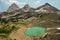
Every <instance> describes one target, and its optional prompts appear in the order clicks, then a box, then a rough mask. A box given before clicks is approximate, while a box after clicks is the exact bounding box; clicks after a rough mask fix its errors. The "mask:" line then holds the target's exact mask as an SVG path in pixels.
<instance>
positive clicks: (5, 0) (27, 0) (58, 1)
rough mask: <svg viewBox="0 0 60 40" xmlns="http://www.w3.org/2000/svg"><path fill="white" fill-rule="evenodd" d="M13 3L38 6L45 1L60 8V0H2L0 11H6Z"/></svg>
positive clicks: (20, 5)
mask: <svg viewBox="0 0 60 40" xmlns="http://www.w3.org/2000/svg"><path fill="white" fill-rule="evenodd" d="M12 3H16V4H17V5H18V6H19V7H20V8H22V7H24V5H25V4H29V5H30V6H31V7H33V8H37V7H39V6H41V5H43V4H45V3H49V4H51V5H52V6H54V7H56V8H57V9H60V0H0V12H3V11H6V10H7V9H8V7H9V6H10V5H11V4H12Z"/></svg>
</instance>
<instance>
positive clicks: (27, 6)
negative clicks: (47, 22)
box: [23, 4, 31, 8]
mask: <svg viewBox="0 0 60 40" xmlns="http://www.w3.org/2000/svg"><path fill="white" fill-rule="evenodd" d="M23 8H31V7H30V6H29V5H28V4H26V5H25V6H24V7H23Z"/></svg>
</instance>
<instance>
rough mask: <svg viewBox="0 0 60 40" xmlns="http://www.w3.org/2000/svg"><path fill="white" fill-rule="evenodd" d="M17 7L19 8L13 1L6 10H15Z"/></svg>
mask: <svg viewBox="0 0 60 40" xmlns="http://www.w3.org/2000/svg"><path fill="white" fill-rule="evenodd" d="M18 9H19V7H18V6H17V5H16V4H15V3H13V4H12V5H11V6H9V8H8V10H7V12H12V11H15V10H18Z"/></svg>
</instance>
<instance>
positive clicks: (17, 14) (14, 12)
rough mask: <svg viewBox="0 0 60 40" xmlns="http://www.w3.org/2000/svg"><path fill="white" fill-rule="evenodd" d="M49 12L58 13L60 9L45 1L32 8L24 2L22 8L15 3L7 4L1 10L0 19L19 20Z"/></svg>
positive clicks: (39, 16) (48, 13)
mask: <svg viewBox="0 0 60 40" xmlns="http://www.w3.org/2000/svg"><path fill="white" fill-rule="evenodd" d="M50 14H60V10H58V9H57V8H55V7H53V6H51V5H50V4H49V3H45V4H44V5H42V6H40V7H38V8H36V9H34V8H32V7H30V6H29V5H28V4H26V5H25V6H24V7H23V8H19V7H18V6H17V5H16V4H15V3H13V4H12V5H11V6H9V8H8V10H7V11H6V12H2V13H1V14H0V18H1V19H8V20H16V19H17V20H20V19H28V18H30V17H33V16H34V17H37V18H41V17H43V16H44V15H50Z"/></svg>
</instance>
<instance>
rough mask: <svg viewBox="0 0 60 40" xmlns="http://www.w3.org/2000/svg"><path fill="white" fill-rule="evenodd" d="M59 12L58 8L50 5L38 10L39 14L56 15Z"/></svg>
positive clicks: (47, 4)
mask: <svg viewBox="0 0 60 40" xmlns="http://www.w3.org/2000/svg"><path fill="white" fill-rule="evenodd" d="M56 11H58V9H57V8H55V7H53V6H52V5H50V4H49V3H45V4H44V5H42V6H40V7H38V8H37V12H44V13H45V12H47V13H54V12H56Z"/></svg>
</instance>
